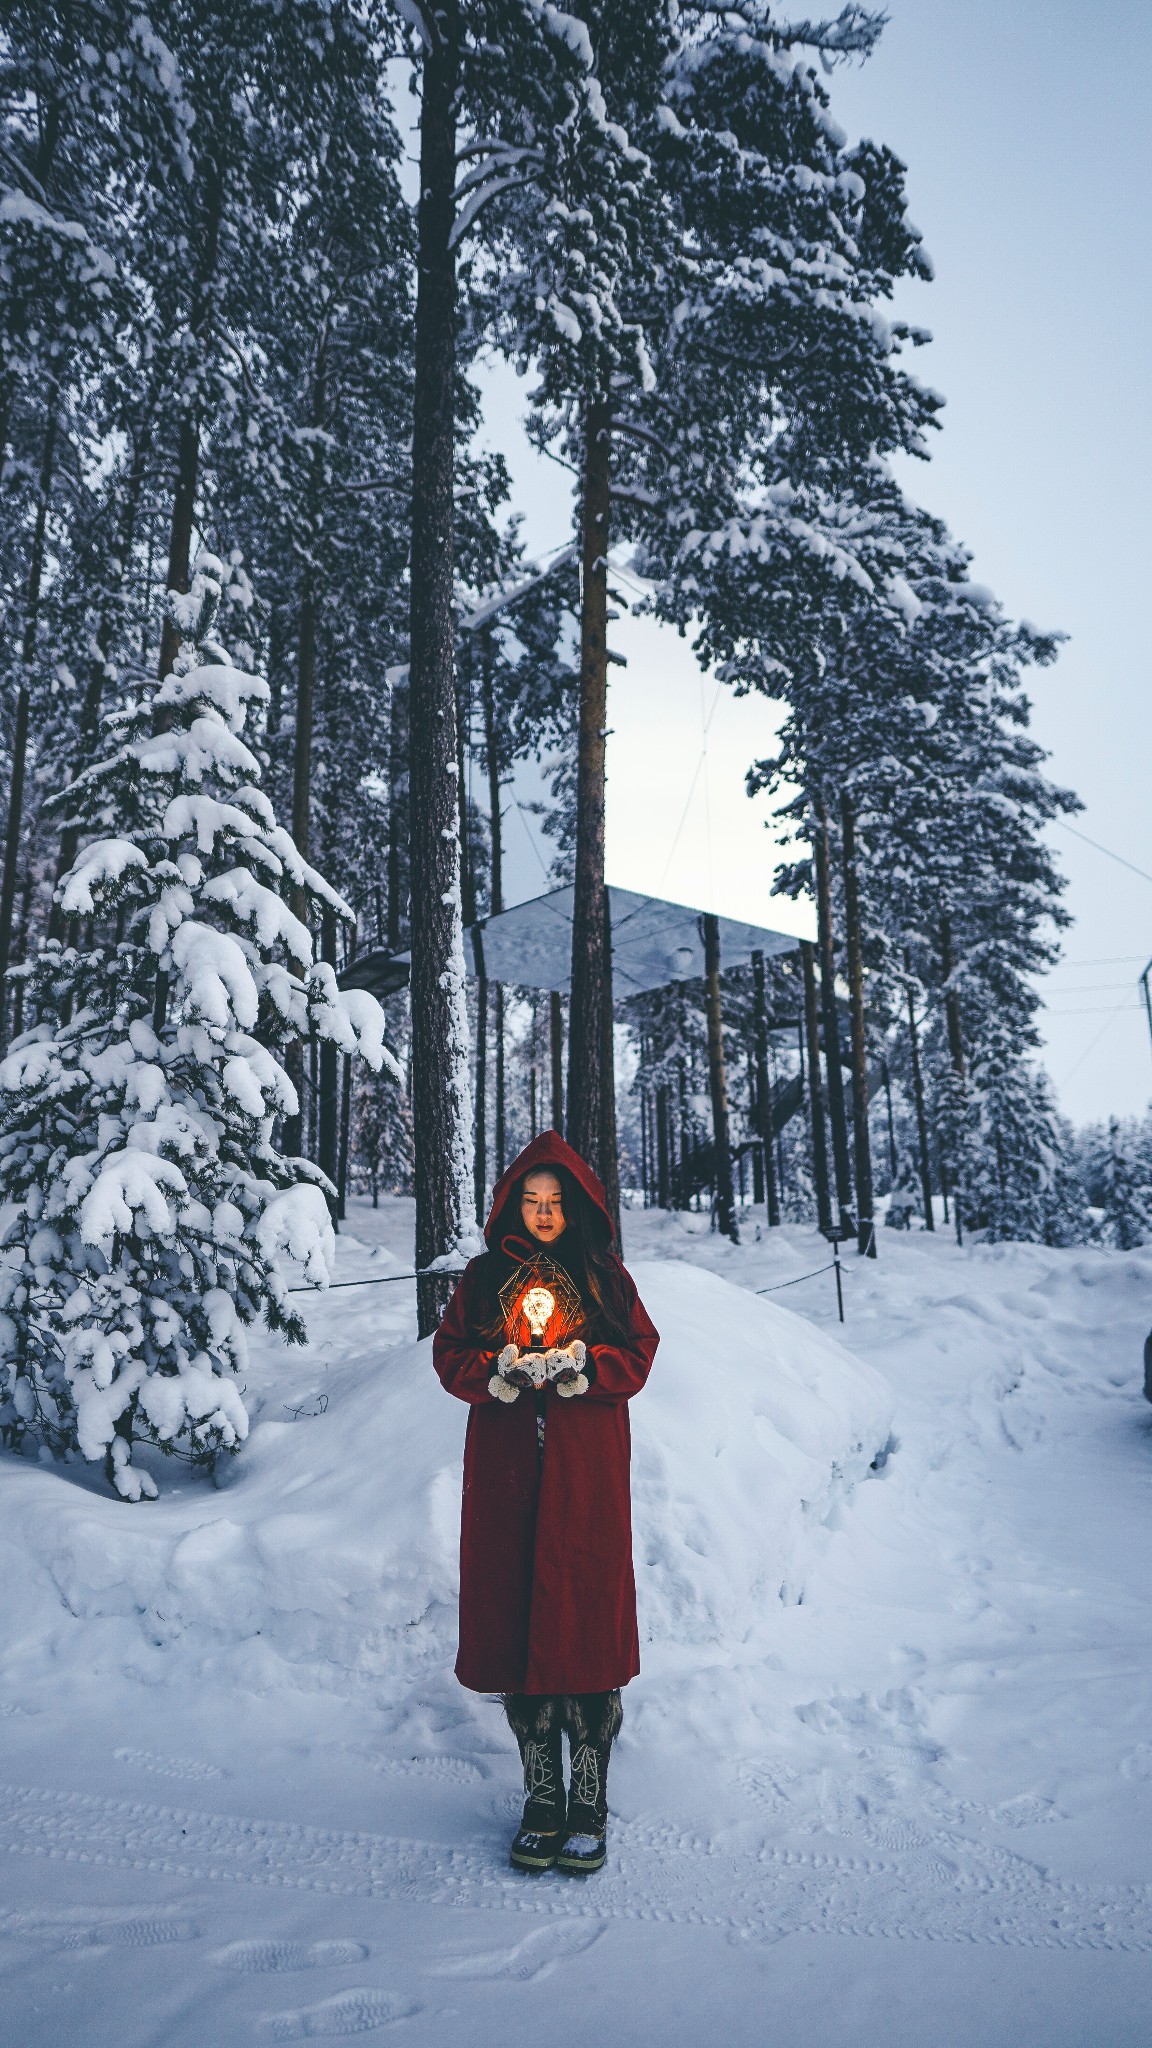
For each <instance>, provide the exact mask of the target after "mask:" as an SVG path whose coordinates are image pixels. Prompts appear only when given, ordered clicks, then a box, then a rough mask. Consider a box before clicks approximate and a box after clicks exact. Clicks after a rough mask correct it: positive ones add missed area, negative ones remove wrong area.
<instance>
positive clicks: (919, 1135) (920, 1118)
mask: <svg viewBox="0 0 1152 2048" xmlns="http://www.w3.org/2000/svg"><path fill="white" fill-rule="evenodd" d="M904 972H905V975H906V976H907V989H908V1043H909V1047H910V1049H911V1056H912V1096H913V1100H914V1101H915V1104H916V1139H917V1146H918V1150H919V1153H920V1194H921V1198H922V1200H923V1203H924V1228H925V1230H935V1228H936V1218H935V1216H934V1215H933V1213H932V1211H933V1203H932V1166H931V1161H930V1157H929V1152H928V1118H927V1116H926V1115H925V1113H924V1076H923V1074H922V1073H921V1071H920V1036H919V1033H918V1031H917V1029H916V1003H915V999H914V997H913V994H912V963H911V960H910V959H909V957H908V955H907V953H905V955H904Z"/></svg>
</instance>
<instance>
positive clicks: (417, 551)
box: [408, 10, 475, 1337]
mask: <svg viewBox="0 0 1152 2048" xmlns="http://www.w3.org/2000/svg"><path fill="white" fill-rule="evenodd" d="M433 35H434V38H435V39H434V41H433V43H432V46H431V47H430V48H429V49H428V51H427V52H426V55H425V58H424V70H423V102H422V107H421V118H420V202H419V208H418V212H417V286H416V349H415V379H414V394H413V424H412V552H411V563H410V569H411V589H412V595H411V630H410V654H411V666H410V669H409V692H410V697H409V710H408V722H409V741H408V747H409V751H408V763H409V790H410V798H409V801H410V818H409V849H410V860H411V869H412V1125H413V1130H412V1136H413V1149H414V1153H415V1186H416V1266H417V1270H418V1271H420V1272H423V1273H424V1277H423V1278H421V1279H420V1280H418V1281H417V1326H418V1329H419V1334H420V1335H421V1336H422V1337H426V1336H427V1335H428V1334H429V1333H430V1331H432V1330H433V1329H435V1327H436V1324H437V1323H438V1321H439V1319H440V1316H441V1315H442V1313H443V1310H444V1307H445V1304H446V1301H447V1298H448V1294H449V1292H450V1289H451V1285H452V1283H451V1281H450V1280H446V1279H444V1278H442V1277H441V1276H440V1275H439V1274H428V1273H427V1272H426V1270H425V1269H426V1268H427V1267H429V1266H430V1265H431V1264H432V1261H433V1260H434V1259H439V1258H443V1257H444V1256H445V1255H446V1254H447V1253H449V1252H450V1251H451V1250H452V1248H453V1247H454V1245H455V1244H456V1243H457V1242H458V1241H459V1240H460V1239H461V1238H462V1237H463V1236H464V1235H465V1234H466V1233H469V1232H470V1231H471V1229H473V1228H474V1224H475V1219H474V1214H473V1213H470V1212H471V1211H472V1182H473V1168H472V1156H471V1155H472V1105H471V1094H472V1086H471V1074H470V1071H469V1068H470V1048H469V1045H468V1013H467V1004H466V1001H465V994H464V949H463V936H462V930H461V906H460V837H459V829H460V828H459V817H458V807H459V805H460V803H461V802H462V801H463V795H464V792H463V791H462V790H460V789H458V787H457V782H458V779H459V778H458V770H457V762H456V691H455V687H454V683H453V676H454V669H455V613H454V588H453V583H454V553H455V550H454V538H453V507H452V488H453V479H454V467H455V426H456V421H455V388H454V387H455V378H456V259H455V255H454V252H453V249H452V239H451V238H452V227H453V221H454V211H455V209H454V201H453V188H454V184H455V176H456V90H457V83H458V72H459V62H458V50H457V42H456V36H457V21H456V16H455V11H454V10H445V11H444V12H443V13H442V14H441V15H439V17H437V19H436V22H435V26H434V28H433Z"/></svg>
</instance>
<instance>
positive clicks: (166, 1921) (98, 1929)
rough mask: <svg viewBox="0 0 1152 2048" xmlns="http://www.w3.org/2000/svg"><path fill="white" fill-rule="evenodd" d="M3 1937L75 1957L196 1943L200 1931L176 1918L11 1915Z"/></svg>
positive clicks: (2, 1925) (1, 1928) (2, 1924)
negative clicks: (85, 1952)
mask: <svg viewBox="0 0 1152 2048" xmlns="http://www.w3.org/2000/svg"><path fill="white" fill-rule="evenodd" d="M0 1933H4V1934H8V1935H15V1936H16V1937H17V1938H18V1939H22V1940H25V1941H43V1942H46V1943H47V1944H48V1945H49V1946H50V1947H52V1948H55V1949H66V1950H68V1951H69V1953H72V1954H74V1953H76V1952H77V1951H83V1950H88V1951H95V1950H98V1949H106V1948H162V1947H164V1946H165V1945H166V1944H167V1943H168V1942H173V1941H196V1940H197V1939H198V1938H199V1934H200V1929H199V1928H198V1927H197V1926H196V1925H195V1923H194V1922H193V1921H191V1920H180V1919H177V1918H175V1917H174V1916H173V1917H167V1916H164V1917H161V1916H156V1917H153V1916H151V1915H147V1916H146V1915H144V1914H136V1915H130V1914H124V1915H121V1916H120V1917H117V1918H112V1917H109V1918H107V1919H102V1920H93V1919H92V1916H91V1914H84V1915H83V1916H81V1915H79V1914H76V1915H71V1914H66V1913H53V1914H43V1915H37V1914H32V1913H8V1914H5V1915H4V1917H3V1918H2V1919H0Z"/></svg>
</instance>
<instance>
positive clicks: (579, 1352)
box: [547, 1337, 588, 1401]
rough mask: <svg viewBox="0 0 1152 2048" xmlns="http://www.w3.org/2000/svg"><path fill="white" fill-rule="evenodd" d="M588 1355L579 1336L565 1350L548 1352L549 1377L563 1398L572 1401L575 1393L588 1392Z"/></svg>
mask: <svg viewBox="0 0 1152 2048" xmlns="http://www.w3.org/2000/svg"><path fill="white" fill-rule="evenodd" d="M587 1356H588V1351H587V1348H586V1346H585V1345H584V1344H583V1343H582V1342H581V1340H580V1338H579V1337H577V1338H576V1339H575V1341H574V1342H573V1343H571V1344H569V1345H568V1346H567V1347H566V1348H565V1349H564V1350H563V1351H550V1352H549V1353H548V1361H547V1363H548V1377H549V1379H550V1380H551V1381H552V1382H553V1384H554V1386H555V1388H556V1392H557V1393H558V1394H559V1395H560V1397H561V1399H562V1400H565V1401H571V1400H572V1398H573V1396H574V1395H576V1394H586V1393H587V1392H588V1375H587V1373H586V1372H585V1371H584V1361H585V1359H586V1358H587Z"/></svg>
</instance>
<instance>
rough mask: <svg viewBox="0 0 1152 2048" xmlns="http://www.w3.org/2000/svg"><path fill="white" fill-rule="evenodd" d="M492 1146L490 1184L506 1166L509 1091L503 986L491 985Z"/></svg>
mask: <svg viewBox="0 0 1152 2048" xmlns="http://www.w3.org/2000/svg"><path fill="white" fill-rule="evenodd" d="M492 1067H493V1073H492V1083H493V1089H492V1095H493V1100H492V1145H493V1149H494V1151H495V1154H496V1159H495V1167H494V1172H493V1180H494V1181H497V1180H499V1179H500V1178H501V1176H502V1174H503V1172H504V1168H505V1167H506V1166H507V1164H508V1091H507V1088H506V1085H505V1073H504V984H503V982H501V981H495V982H493V984H492Z"/></svg>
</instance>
